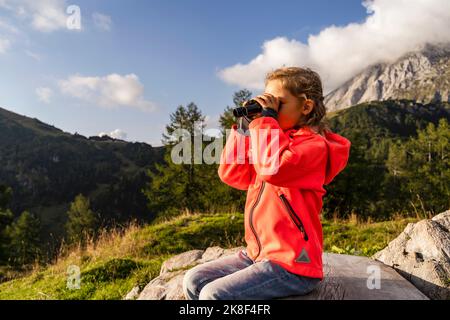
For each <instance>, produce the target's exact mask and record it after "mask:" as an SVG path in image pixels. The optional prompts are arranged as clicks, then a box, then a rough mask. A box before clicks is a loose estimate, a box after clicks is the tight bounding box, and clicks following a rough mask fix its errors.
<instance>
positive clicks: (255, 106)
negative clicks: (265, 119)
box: [233, 99, 263, 118]
mask: <svg viewBox="0 0 450 320" xmlns="http://www.w3.org/2000/svg"><path fill="white" fill-rule="evenodd" d="M262 109H263V107H262V106H261V105H260V104H259V103H258V101H256V100H254V99H251V100H249V102H248V103H247V105H246V106H245V107H237V108H234V109H233V115H234V116H235V117H236V118H240V117H243V116H247V117H253V116H254V115H256V114H258V113H260V112H261V111H262Z"/></svg>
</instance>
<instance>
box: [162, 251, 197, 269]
mask: <svg viewBox="0 0 450 320" xmlns="http://www.w3.org/2000/svg"><path fill="white" fill-rule="evenodd" d="M203 252H204V250H190V251H186V252H183V253H181V254H178V255H176V256H174V257H172V258H170V259H168V260H166V261H164V263H163V264H162V266H161V272H160V274H163V273H166V272H170V271H172V270H176V269H181V268H186V267H187V266H190V265H192V264H193V263H195V262H196V261H197V260H199V259H201V257H202V255H203Z"/></svg>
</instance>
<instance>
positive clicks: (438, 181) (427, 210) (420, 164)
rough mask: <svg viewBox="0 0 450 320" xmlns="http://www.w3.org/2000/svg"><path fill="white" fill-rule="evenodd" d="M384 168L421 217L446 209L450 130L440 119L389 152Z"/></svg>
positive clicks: (449, 203)
mask: <svg viewBox="0 0 450 320" xmlns="http://www.w3.org/2000/svg"><path fill="white" fill-rule="evenodd" d="M387 166H388V168H389V172H390V173H391V175H393V176H395V177H396V179H397V181H398V183H399V184H400V185H401V190H402V192H403V193H404V194H407V195H409V199H408V202H409V204H410V205H411V206H412V209H413V210H414V211H415V212H416V213H419V212H421V214H424V215H425V216H428V215H434V214H437V213H439V212H441V211H444V210H447V209H449V208H450V184H449V183H448V182H449V181H450V127H449V124H448V121H447V120H446V119H444V118H442V119H440V121H439V124H438V126H437V127H436V126H435V125H434V124H433V123H429V124H428V126H427V127H426V128H425V129H423V130H418V135H417V137H416V138H414V137H413V138H411V139H409V140H408V141H407V142H405V143H403V144H400V143H397V144H396V145H394V146H392V147H391V148H390V152H389V158H388V161H387Z"/></svg>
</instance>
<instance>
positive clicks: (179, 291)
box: [127, 246, 244, 300]
mask: <svg viewBox="0 0 450 320" xmlns="http://www.w3.org/2000/svg"><path fill="white" fill-rule="evenodd" d="M242 249H244V247H236V248H230V249H223V248H221V247H217V246H216V247H209V248H207V249H206V250H190V251H186V252H183V253H181V254H178V255H176V256H174V257H172V258H170V259H168V260H166V261H164V263H163V264H162V266H161V271H160V274H159V276H158V277H156V278H154V279H153V280H152V281H150V282H149V283H148V284H147V285H146V286H145V288H144V289H143V290H142V292H141V293H140V294H139V297H138V300H163V299H164V300H184V294H183V276H184V274H185V273H186V271H187V270H189V269H190V268H192V267H193V266H195V265H197V264H200V263H205V262H208V261H211V260H215V259H217V258H220V257H221V256H226V255H230V254H234V253H236V252H237V251H239V250H242ZM180 269H181V270H180ZM133 290H134V289H133ZM133 290H132V291H133ZM131 295H132V292H131V291H130V293H128V294H127V297H128V296H131Z"/></svg>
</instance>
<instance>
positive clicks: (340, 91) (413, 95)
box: [324, 43, 450, 112]
mask: <svg viewBox="0 0 450 320" xmlns="http://www.w3.org/2000/svg"><path fill="white" fill-rule="evenodd" d="M442 70H447V72H442ZM448 70H450V45H449V44H447V43H446V44H444V45H431V44H426V45H425V46H422V47H420V48H419V47H418V48H416V50H413V51H412V52H408V53H407V54H405V55H403V56H401V57H399V58H398V59H397V60H396V61H392V62H380V63H376V64H373V65H370V66H368V67H367V68H365V69H364V70H362V71H361V72H360V73H358V74H356V75H354V76H353V77H351V78H349V80H347V81H346V82H344V83H342V84H340V85H339V86H338V87H337V88H336V89H334V90H333V91H332V92H330V93H329V94H327V95H326V97H325V100H324V103H325V106H326V108H327V110H328V112H331V111H336V110H341V109H345V108H349V107H351V106H354V105H356V104H360V103H363V102H369V101H384V100H388V99H394V100H400V99H407V100H413V101H415V102H417V103H424V104H426V103H430V102H435V101H444V102H448V101H450V90H449V88H450V79H449V77H448Z"/></svg>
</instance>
